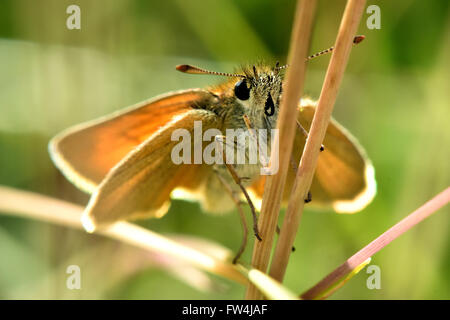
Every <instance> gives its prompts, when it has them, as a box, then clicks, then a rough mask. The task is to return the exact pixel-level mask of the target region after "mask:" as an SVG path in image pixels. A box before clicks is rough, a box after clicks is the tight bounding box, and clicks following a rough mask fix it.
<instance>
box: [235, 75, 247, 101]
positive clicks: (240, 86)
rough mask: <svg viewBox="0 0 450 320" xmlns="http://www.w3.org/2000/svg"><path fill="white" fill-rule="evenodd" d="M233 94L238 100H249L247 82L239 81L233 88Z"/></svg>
mask: <svg viewBox="0 0 450 320" xmlns="http://www.w3.org/2000/svg"><path fill="white" fill-rule="evenodd" d="M234 94H235V95H236V97H237V98H238V99H239V100H248V98H250V88H249V87H247V81H246V80H245V79H244V80H240V81H239V82H238V83H236V85H235V86H234Z"/></svg>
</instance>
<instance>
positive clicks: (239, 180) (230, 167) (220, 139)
mask: <svg viewBox="0 0 450 320" xmlns="http://www.w3.org/2000/svg"><path fill="white" fill-rule="evenodd" d="M215 140H216V142H217V143H218V146H219V149H220V148H222V149H220V151H221V152H222V155H223V162H224V165H225V167H226V168H227V170H228V172H229V173H230V175H231V177H232V178H233V180H234V182H235V183H236V184H237V185H238V186H239V188H240V189H241V191H242V193H243V195H244V197H245V199H246V200H247V203H248V205H249V207H250V211H251V213H252V217H253V233H254V234H255V237H256V239H258V240H259V241H261V240H262V239H261V237H260V235H259V231H258V216H257V214H256V209H255V206H254V205H253V202H252V199H251V198H250V196H249V194H248V192H247V190H246V189H245V187H244V186H243V185H242V181H243V180H246V179H248V178H246V177H239V175H238V173H237V172H236V170H235V169H234V167H233V165H231V164H229V163H227V161H226V155H225V153H224V152H223V146H222V143H223V142H224V141H225V137H224V136H216V137H215Z"/></svg>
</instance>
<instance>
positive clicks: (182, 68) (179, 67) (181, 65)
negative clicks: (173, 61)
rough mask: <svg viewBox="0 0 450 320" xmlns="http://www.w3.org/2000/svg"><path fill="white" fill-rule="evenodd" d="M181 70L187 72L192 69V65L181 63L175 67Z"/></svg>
mask: <svg viewBox="0 0 450 320" xmlns="http://www.w3.org/2000/svg"><path fill="white" fill-rule="evenodd" d="M175 69H177V70H178V71H180V72H186V71H188V70H189V69H190V67H189V66H188V65H187V64H179V65H177V66H176V67H175Z"/></svg>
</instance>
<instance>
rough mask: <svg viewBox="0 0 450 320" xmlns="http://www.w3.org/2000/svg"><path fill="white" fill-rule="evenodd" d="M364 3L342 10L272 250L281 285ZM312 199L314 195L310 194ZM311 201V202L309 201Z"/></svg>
mask: <svg viewBox="0 0 450 320" xmlns="http://www.w3.org/2000/svg"><path fill="white" fill-rule="evenodd" d="M365 2H366V1H365V0H349V1H348V2H347V5H346V7H345V11H344V16H343V17H342V21H341V26H340V28H339V32H338V35H337V39H336V44H335V50H334V52H333V55H332V57H331V61H330V64H329V66H328V70H327V74H326V77H325V81H324V84H323V86H322V91H321V94H320V97H319V102H318V106H317V109H316V111H315V114H314V119H313V121H312V124H311V129H310V132H309V136H308V139H307V141H306V145H305V148H304V150H303V155H302V157H301V160H300V165H299V168H298V171H297V176H296V179H295V182H294V186H293V189H292V192H291V196H290V199H289V204H288V208H287V211H286V216H285V218H284V221H283V226H282V228H281V232H280V237H279V238H278V242H277V245H276V248H275V254H274V258H273V260H272V265H271V268H270V275H271V276H272V277H273V278H275V279H276V280H278V281H280V282H282V280H283V277H284V274H285V272H286V267H287V264H288V261H289V256H290V253H291V248H292V246H293V244H294V240H295V236H296V234H297V230H298V227H299V224H300V219H301V215H302V212H303V207H304V199H306V196H307V193H308V191H309V189H310V187H311V182H312V179H313V176H314V171H315V169H316V165H317V159H318V157H319V150H320V146H321V144H322V141H323V139H324V137H325V132H326V130H327V127H328V123H329V122H330V118H331V113H332V111H333V107H334V103H335V101H336V97H337V94H338V90H339V86H340V84H341V81H342V78H343V76H344V71H345V67H346V66H347V62H348V58H349V55H350V51H351V48H352V45H353V38H354V36H355V34H356V31H357V29H358V25H359V21H360V19H361V16H362V14H363V12H364V5H365ZM313 197H314V195H313ZM313 201H314V200H313Z"/></svg>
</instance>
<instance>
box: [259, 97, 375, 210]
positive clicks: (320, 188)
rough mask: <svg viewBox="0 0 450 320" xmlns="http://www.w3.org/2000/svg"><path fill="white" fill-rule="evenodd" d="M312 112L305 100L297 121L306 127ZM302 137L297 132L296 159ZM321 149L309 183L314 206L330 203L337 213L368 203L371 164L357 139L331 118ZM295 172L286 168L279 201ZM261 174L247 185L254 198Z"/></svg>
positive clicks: (286, 194)
mask: <svg viewBox="0 0 450 320" xmlns="http://www.w3.org/2000/svg"><path fill="white" fill-rule="evenodd" d="M314 112H315V103H314V102H312V101H309V100H306V101H304V102H303V103H302V106H301V107H300V108H299V114H298V121H299V122H300V123H301V125H302V126H303V127H304V128H305V129H306V130H308V131H309V128H310V126H311V122H312V119H313V116H314ZM304 145H305V138H304V136H303V135H302V134H300V133H299V134H297V135H296V137H295V141H294V148H293V158H294V162H295V163H296V165H298V163H299V161H300V157H301V155H302V153H303V148H304ZM323 145H324V146H325V150H324V151H323V152H321V153H320V154H319V159H318V161H317V168H316V172H315V174H314V178H313V182H312V185H311V195H312V202H311V204H310V205H311V206H315V207H332V208H333V209H334V210H336V211H337V212H340V213H354V212H357V211H360V210H362V209H363V208H364V207H365V206H366V205H367V204H369V203H370V202H371V201H372V199H373V197H374V196H375V193H376V182H375V177H374V168H373V166H372V164H371V162H370V160H369V159H368V158H367V156H366V155H365V151H364V150H363V149H362V147H361V146H360V145H359V143H358V142H357V140H356V139H355V138H354V137H353V136H352V135H351V134H350V133H349V132H348V131H347V130H346V129H345V128H343V127H342V126H341V125H339V124H338V123H337V122H336V121H335V120H334V119H332V120H331V122H330V124H329V126H328V128H327V132H326V135H325V139H324V142H323ZM295 172H296V169H295V170H294V169H293V168H289V171H288V175H287V179H286V186H285V189H284V194H283V202H284V204H286V203H287V201H288V200H289V196H290V191H291V189H292V186H293V183H294V179H295ZM264 179H265V178H264V176H263V177H262V178H260V179H258V180H257V181H255V182H254V184H253V185H252V186H251V187H250V191H251V192H252V193H253V194H254V195H255V197H256V202H257V203H258V202H260V201H261V198H262V194H263V192H264Z"/></svg>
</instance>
